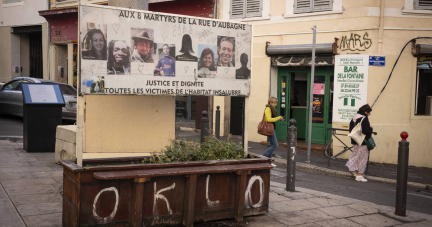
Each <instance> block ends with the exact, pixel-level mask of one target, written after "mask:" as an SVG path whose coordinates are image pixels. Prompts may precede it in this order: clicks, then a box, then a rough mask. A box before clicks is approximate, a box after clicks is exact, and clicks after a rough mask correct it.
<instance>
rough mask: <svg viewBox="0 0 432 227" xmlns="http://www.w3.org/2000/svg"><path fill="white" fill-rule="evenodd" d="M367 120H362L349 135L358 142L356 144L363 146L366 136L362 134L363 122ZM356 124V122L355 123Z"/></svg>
mask: <svg viewBox="0 0 432 227" xmlns="http://www.w3.org/2000/svg"><path fill="white" fill-rule="evenodd" d="M364 119H365V117H363V118H362V120H361V121H360V123H359V124H357V125H356V126H354V128H353V130H352V131H351V132H350V134H348V136H349V137H351V139H353V140H354V141H356V143H357V144H358V145H359V146H361V145H362V143H363V141H364V139H365V137H366V135H365V134H363V133H362V126H361V124H362V122H363V120H364ZM354 123H355V122H354Z"/></svg>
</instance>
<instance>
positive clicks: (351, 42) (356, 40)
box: [339, 32, 372, 51]
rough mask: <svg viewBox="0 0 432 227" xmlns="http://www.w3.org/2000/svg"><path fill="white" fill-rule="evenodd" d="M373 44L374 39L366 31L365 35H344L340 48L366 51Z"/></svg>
mask: <svg viewBox="0 0 432 227" xmlns="http://www.w3.org/2000/svg"><path fill="white" fill-rule="evenodd" d="M371 46H372V40H371V39H370V38H369V34H368V33H367V32H365V33H364V34H363V36H361V35H359V34H356V33H351V35H350V36H342V39H341V42H340V46H339V47H340V49H341V50H342V51H344V50H350V51H365V50H367V49H369V48H370V47H371Z"/></svg>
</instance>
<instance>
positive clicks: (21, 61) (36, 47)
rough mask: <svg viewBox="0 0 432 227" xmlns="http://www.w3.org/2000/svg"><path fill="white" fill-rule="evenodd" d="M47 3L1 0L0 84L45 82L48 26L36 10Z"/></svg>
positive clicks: (46, 77)
mask: <svg viewBox="0 0 432 227" xmlns="http://www.w3.org/2000/svg"><path fill="white" fill-rule="evenodd" d="M46 9H48V2H47V1H46V0H33V1H24V0H1V2H0V50H1V52H2V55H1V56H0V71H1V73H0V82H7V81H9V80H11V79H12V78H15V77H20V76H31V77H36V78H44V79H48V67H47V65H46V64H43V63H44V62H47V60H48V51H47V50H48V48H47V45H48V24H47V21H46V20H45V19H44V18H43V17H41V16H39V14H38V11H39V10H46Z"/></svg>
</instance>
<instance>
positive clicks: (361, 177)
mask: <svg viewBox="0 0 432 227" xmlns="http://www.w3.org/2000/svg"><path fill="white" fill-rule="evenodd" d="M355 180H356V181H360V182H367V180H366V179H365V178H364V177H363V176H356V179H355Z"/></svg>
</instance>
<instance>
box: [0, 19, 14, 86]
mask: <svg viewBox="0 0 432 227" xmlns="http://www.w3.org/2000/svg"><path fill="white" fill-rule="evenodd" d="M10 43H11V34H10V27H0V53H2V54H0V70H1V72H2V73H0V82H7V81H9V80H10V79H11V73H12V68H11V45H10Z"/></svg>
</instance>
